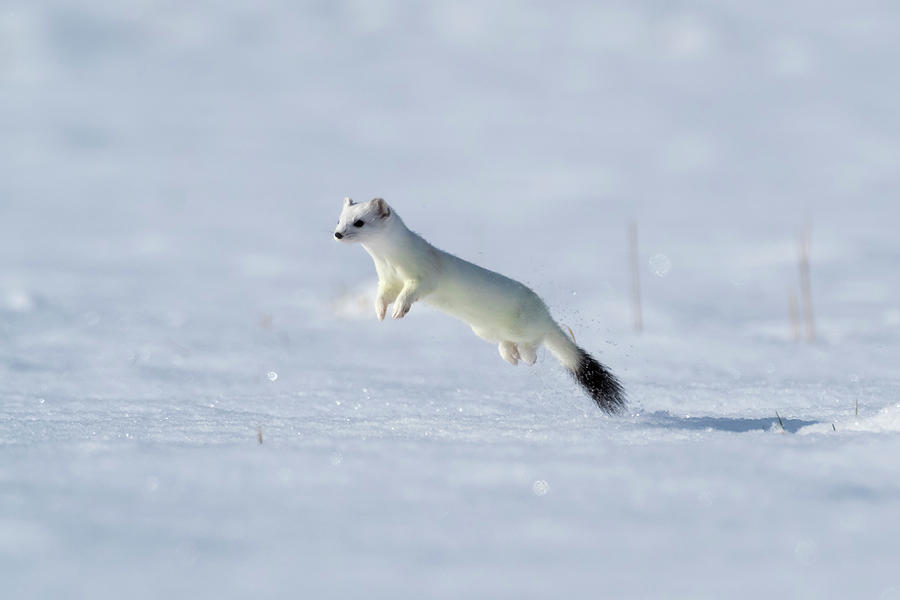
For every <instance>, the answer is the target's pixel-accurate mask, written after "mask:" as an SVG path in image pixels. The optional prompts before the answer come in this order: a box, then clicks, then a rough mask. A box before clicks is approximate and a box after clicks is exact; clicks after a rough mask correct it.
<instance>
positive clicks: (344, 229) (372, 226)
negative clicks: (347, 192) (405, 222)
mask: <svg viewBox="0 0 900 600" xmlns="http://www.w3.org/2000/svg"><path fill="white" fill-rule="evenodd" d="M393 214H394V211H393V210H391V207H390V206H388V203H387V202H385V201H384V199H383V198H375V199H374V200H370V201H368V202H363V203H361V204H357V203H356V202H354V201H353V200H351V199H350V198H344V208H343V209H342V210H341V217H340V219H338V224H337V228H336V229H335V230H334V239H336V240H340V241H342V242H365V241H366V240H369V239H372V238H373V237H375V236H377V235H378V234H380V233H381V232H382V231H384V228H385V227H386V226H387V225H388V223H389V222H390V221H391V216H392V215H393Z"/></svg>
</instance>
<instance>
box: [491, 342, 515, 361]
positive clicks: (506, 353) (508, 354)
mask: <svg viewBox="0 0 900 600" xmlns="http://www.w3.org/2000/svg"><path fill="white" fill-rule="evenodd" d="M497 349H498V350H500V356H502V357H503V360H505V361H506V362H508V363H509V364H511V365H513V366H515V365H517V364H519V358H520V357H519V350H518V349H517V348H516V345H515V344H514V343H512V342H500V345H499V346H498V347H497Z"/></svg>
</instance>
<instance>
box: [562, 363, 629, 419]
mask: <svg viewBox="0 0 900 600" xmlns="http://www.w3.org/2000/svg"><path fill="white" fill-rule="evenodd" d="M579 350H581V349H580V348H579ZM572 375H573V376H574V377H575V381H577V382H578V384H579V385H580V386H581V387H583V388H584V390H585V391H586V392H587V393H588V395H589V396H590V397H591V398H592V399H593V400H594V402H596V403H597V406H598V407H600V410H602V411H603V412H605V413H606V414H608V415H617V414H621V413H622V412H623V411H624V410H625V390H624V389H623V388H622V384H621V383H619V380H618V379H616V376H615V375H613V374H612V371H610V370H609V369H607V368H606V367H605V366H604V365H603V364H601V363H599V362H598V361H597V360H595V359H594V357H593V356H591V355H590V354H588V353H587V352H585V351H584V350H581V358H580V360H579V361H578V367H577V368H576V369H575V370H574V371H572Z"/></svg>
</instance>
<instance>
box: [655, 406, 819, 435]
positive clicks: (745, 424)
mask: <svg viewBox="0 0 900 600" xmlns="http://www.w3.org/2000/svg"><path fill="white" fill-rule="evenodd" d="M645 418H646V419H647V424H648V425H650V426H652V427H664V428H667V429H703V430H706V429H712V430H715V431H729V432H731V433H745V432H747V431H768V430H770V429H772V428H773V427H775V428H777V427H779V424H778V418H777V417H771V418H764V419H741V418H728V417H679V416H676V415H672V414H670V413H667V412H665V411H657V412H652V413H648V414H647V415H645ZM781 422H782V423H783V424H784V430H785V431H787V432H788V433H797V431H798V430H799V429H800V428H801V427H806V426H807V425H815V424H816V423H818V421H805V420H803V419H786V418H784V417H781Z"/></svg>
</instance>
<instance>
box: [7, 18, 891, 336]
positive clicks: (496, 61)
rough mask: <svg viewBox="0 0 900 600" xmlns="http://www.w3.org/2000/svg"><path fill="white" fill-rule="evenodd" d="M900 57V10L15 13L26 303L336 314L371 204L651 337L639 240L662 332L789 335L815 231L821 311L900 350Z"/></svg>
mask: <svg viewBox="0 0 900 600" xmlns="http://www.w3.org/2000/svg"><path fill="white" fill-rule="evenodd" d="M898 35H900V10H898V9H897V7H896V6H895V4H894V3H892V2H890V1H884V2H879V1H877V0H867V1H864V2H838V3H833V4H831V5H829V8H828V9H827V10H825V9H823V8H821V7H820V6H819V5H818V4H817V3H813V2H802V1H792V2H787V3H779V4H778V5H777V6H776V5H764V6H763V5H760V6H749V5H747V4H745V3H740V2H702V1H696V2H678V3H668V4H667V3H659V2H653V1H647V2H614V1H612V2H602V3H597V2H569V3H566V4H565V6H550V5H549V4H546V3H541V2H504V1H498V2H490V3H482V2H466V1H464V2H452V3H451V2H440V3H424V4H422V3H411V2H405V1H391V0H366V1H352V2H344V1H339V2H331V1H329V2H277V1H270V0H266V1H261V2H238V3H230V4H228V6H227V7H226V6H223V5H222V4H221V3H218V2H204V1H199V2H190V3H184V2H167V1H164V0H152V1H151V0H138V1H135V2H126V3H122V2H103V1H81V2H73V1H65V0H33V1H28V2H19V1H17V0H12V1H11V2H6V3H4V6H3V7H2V8H0V131H2V140H3V141H2V145H0V153H2V154H0V211H2V212H0V249H2V252H0V261H2V262H0V267H2V269H0V291H2V295H0V301H2V302H0V305H2V304H4V303H5V304H6V307H7V308H8V309H9V308H12V309H15V308H16V307H17V306H18V307H21V306H28V305H30V304H33V303H34V302H36V301H37V299H38V298H39V297H42V296H47V295H57V296H61V297H62V298H64V299H72V300H73V301H74V298H75V297H76V296H81V297H83V298H82V299H83V300H84V301H85V302H86V303H87V304H90V303H92V302H104V299H112V298H114V297H116V296H117V294H122V293H125V294H126V295H127V294H131V292H127V291H125V290H123V288H124V287H127V286H132V287H134V286H139V287H144V288H145V289H142V291H141V293H140V295H139V296H133V295H129V296H128V299H127V301H131V302H137V303H141V302H143V301H146V300H148V298H147V295H148V294H149V295H150V296H153V295H157V294H165V293H166V288H176V292H177V293H176V294H175V295H174V296H173V297H171V298H169V299H167V301H164V302H162V303H161V306H168V307H169V308H171V309H172V310H176V309H179V308H184V306H183V303H182V302H181V301H180V300H179V298H185V297H188V296H189V297H191V298H192V300H191V301H189V302H187V303H186V304H188V305H193V304H195V302H196V301H201V299H202V300H205V301H207V302H213V301H214V300H213V299H214V298H219V299H220V300H221V299H223V298H233V299H237V297H238V296H239V295H241V294H245V295H246V294H249V295H253V294H254V293H256V292H259V291H260V289H261V288H266V287H267V285H268V284H270V283H272V280H273V279H278V280H279V281H281V282H284V280H286V279H292V282H290V283H285V284H284V285H286V286H287V288H288V291H290V292H291V293H293V295H294V297H295V298H296V297H297V296H298V295H299V296H302V295H303V294H304V293H305V291H306V290H307V289H308V287H309V286H311V285H313V284H316V285H324V286H325V288H324V290H323V289H322V288H317V289H316V291H315V292H314V295H315V298H316V299H320V298H321V295H322V292H323V291H327V292H328V293H332V294H333V293H336V292H337V291H339V290H338V289H337V287H336V286H338V283H339V282H340V280H342V279H346V280H348V281H356V280H358V279H359V278H361V277H363V276H366V277H371V271H370V268H369V266H368V265H367V264H366V263H365V262H364V261H363V260H361V259H359V257H358V256H357V257H356V259H358V260H354V259H349V257H348V255H347V254H348V253H346V252H343V250H346V249H343V248H341V249H340V250H339V249H338V248H336V247H335V245H334V244H331V245H328V244H326V243H325V242H331V240H330V238H329V234H330V228H331V226H332V225H333V223H332V222H333V221H334V220H335V219H336V215H337V213H338V211H339V208H340V200H341V198H342V197H343V196H345V195H352V196H353V197H354V198H355V199H357V200H366V199H369V198H371V197H373V196H383V197H385V198H387V199H388V201H389V202H392V203H393V204H394V206H395V208H396V209H397V210H398V211H399V212H400V213H401V214H402V215H404V216H405V218H406V220H407V222H408V224H410V225H411V226H412V227H413V228H414V229H417V230H419V231H420V232H421V233H423V234H424V235H426V237H428V238H429V239H431V240H432V241H433V242H434V243H436V244H438V245H440V246H442V247H444V248H446V249H449V250H451V251H457V252H459V253H460V254H463V255H464V256H465V257H466V258H470V259H475V260H479V261H480V262H482V263H485V262H486V263H487V266H489V267H493V268H495V269H498V270H506V271H512V274H513V275H514V276H519V277H522V278H526V279H529V277H526V276H527V275H530V279H529V283H530V284H532V285H533V286H535V287H537V288H539V291H547V292H550V291H552V289H555V288H554V285H553V284H559V285H562V286H563V288H564V289H565V291H566V293H567V294H568V293H569V292H570V291H573V290H575V289H577V288H578V287H579V286H580V287H582V288H584V287H590V288H591V290H585V291H591V293H593V294H594V295H595V297H593V298H592V300H594V301H601V302H606V303H607V305H608V306H609V309H608V310H610V311H612V312H611V313H610V316H612V317H614V319H616V320H618V319H624V320H626V321H627V320H628V319H629V313H628V310H627V308H625V307H627V303H628V299H629V296H628V294H629V287H628V286H629V274H628V267H627V265H628V254H627V253H628V246H627V244H628V240H627V230H626V228H627V225H628V223H629V222H631V221H635V222H636V223H637V224H638V226H639V231H640V240H641V246H640V252H641V265H642V267H643V269H644V273H643V275H644V276H647V277H649V278H650V282H649V283H647V282H645V286H647V285H649V286H651V289H649V290H646V292H647V294H646V297H645V301H646V302H647V303H648V304H649V307H648V310H650V311H651V313H652V311H653V310H654V303H655V300H654V299H659V300H662V302H660V303H659V305H658V306H656V308H655V310H657V311H659V312H660V313H666V314H659V315H658V318H659V319H660V321H663V320H667V321H670V320H671V321H676V322H691V323H694V324H696V321H697V320H698V317H701V316H702V315H703V314H704V313H706V312H708V311H726V310H727V311H730V312H732V313H733V314H732V315H731V316H733V317H734V318H735V319H738V321H735V322H734V323H737V322H743V321H742V320H746V319H747V318H751V317H753V318H756V319H760V320H763V319H764V320H769V321H770V322H771V321H775V320H777V321H779V322H780V321H782V320H783V319H786V314H787V303H788V300H787V292H786V289H787V288H788V287H789V286H790V285H793V284H794V281H795V279H796V275H795V270H796V261H797V244H796V238H797V235H798V234H799V233H800V232H803V231H807V230H810V231H811V232H812V255H813V263H812V264H813V270H814V274H817V275H820V276H821V277H820V278H819V279H818V280H817V281H816V282H815V284H816V288H817V290H816V291H817V295H818V296H819V300H820V301H822V302H826V303H833V304H834V305H835V306H833V307H831V308H828V307H826V312H825V314H832V316H834V318H835V319H837V320H839V319H840V318H842V317H846V318H859V317H860V316H861V315H862V314H863V313H865V314H868V315H869V317H870V318H872V319H873V323H872V328H882V327H883V326H884V325H885V320H887V321H890V322H894V321H896V320H898V316H897V314H896V304H894V307H893V308H891V307H885V306H884V305H883V304H884V302H885V301H886V296H887V292H888V290H887V289H886V288H885V284H884V279H885V277H884V276H885V275H887V274H888V273H890V272H891V270H892V268H893V267H894V265H895V262H894V259H895V257H896V250H897V246H896V245H895V244H894V242H893V237H894V230H895V228H896V226H897V223H898V218H897V217H898V210H897V209H896V208H895V205H896V202H897V200H896V189H897V186H898V178H900V168H898V167H900V111H898V110H897V105H896V95H897V89H898V88H897V78H896V76H895V73H894V71H895V70H896V65H897V63H898V60H900V45H898V44H897V42H896V40H897V39H898ZM495 246H496V251H495V250H490V251H489V252H486V255H485V256H483V257H481V256H478V253H479V252H481V251H483V250H486V249H491V248H494V247H495ZM339 251H340V252H342V253H341V254H340V256H338V254H337V253H338V252H339ZM657 254H662V255H663V256H664V257H665V258H667V259H668V260H670V262H671V277H669V278H668V279H667V280H666V281H665V285H663V284H662V281H661V280H660V279H659V278H658V277H654V275H653V269H652V267H651V266H650V265H649V263H648V262H647V261H648V260H649V259H650V258H651V257H653V256H656V255H657ZM332 260H333V261H334V262H333V263H332V262H329V261H332ZM348 260H350V261H351V262H348ZM836 262H839V263H841V264H840V266H839V267H836V268H838V270H839V271H840V272H839V273H837V274H835V273H830V272H829V273H826V272H825V271H824V270H825V269H828V268H830V267H831V266H834V263H836ZM525 265H530V268H528V269H526V268H525ZM560 265H562V266H560ZM535 269H537V270H536V271H535ZM816 269H819V271H818V272H816ZM335 270H339V271H340V272H341V273H342V274H343V277H338V276H337V275H336V273H335ZM861 270H864V271H865V273H866V274H865V275H863V274H862V273H860V271H861ZM154 278H155V279H154ZM587 278H592V279H594V280H595V283H596V280H598V279H599V281H600V283H601V284H603V285H601V286H600V287H596V286H593V285H591V286H585V284H584V283H583V282H584V281H585V280H586V279H587ZM300 280H302V283H300ZM579 282H582V283H581V284H579ZM154 284H155V285H154ZM542 284H543V285H542ZM547 284H550V285H547ZM604 286H608V287H604ZM652 286H657V287H661V288H662V289H659V290H654V289H652ZM240 288H244V289H240ZM284 291H285V290H284V289H282V288H277V289H265V290H264V291H263V292H261V293H262V294H263V295H264V296H266V297H271V295H272V294H273V293H276V292H277V293H283V292H284ZM722 294H724V295H725V297H726V298H727V299H728V302H727V303H725V302H723V297H722ZM123 299H124V298H123ZM253 301H254V302H264V300H262V299H260V298H259V297H257V298H255V299H254V300H253ZM617 303H623V304H624V306H625V307H619V308H616V307H615V306H614V305H615V304H617ZM724 304H728V305H729V308H726V307H725V306H724ZM761 305H762V306H763V307H764V308H763V309H762V311H761V312H762V314H760V306H761ZM672 310H674V311H676V312H675V313H674V314H672V313H671V312H670V311H672ZM892 310H894V312H890V311H892ZM885 311H888V314H886V313H885ZM825 314H823V318H824V316H825ZM650 319H651V324H652V319H653V317H652V314H651V315H650ZM670 324H671V323H670ZM833 325H834V327H835V328H836V329H835V332H836V333H837V329H840V327H839V324H838V323H837V321H835V322H834V323H833ZM859 325H860V324H859V323H855V324H854V326H853V328H857V327H858V326H859ZM785 327H787V326H786V325H785ZM826 327H827V324H826ZM626 329H627V325H626ZM844 329H846V327H844V328H843V329H841V332H843V331H844ZM782 333H783V332H782Z"/></svg>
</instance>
